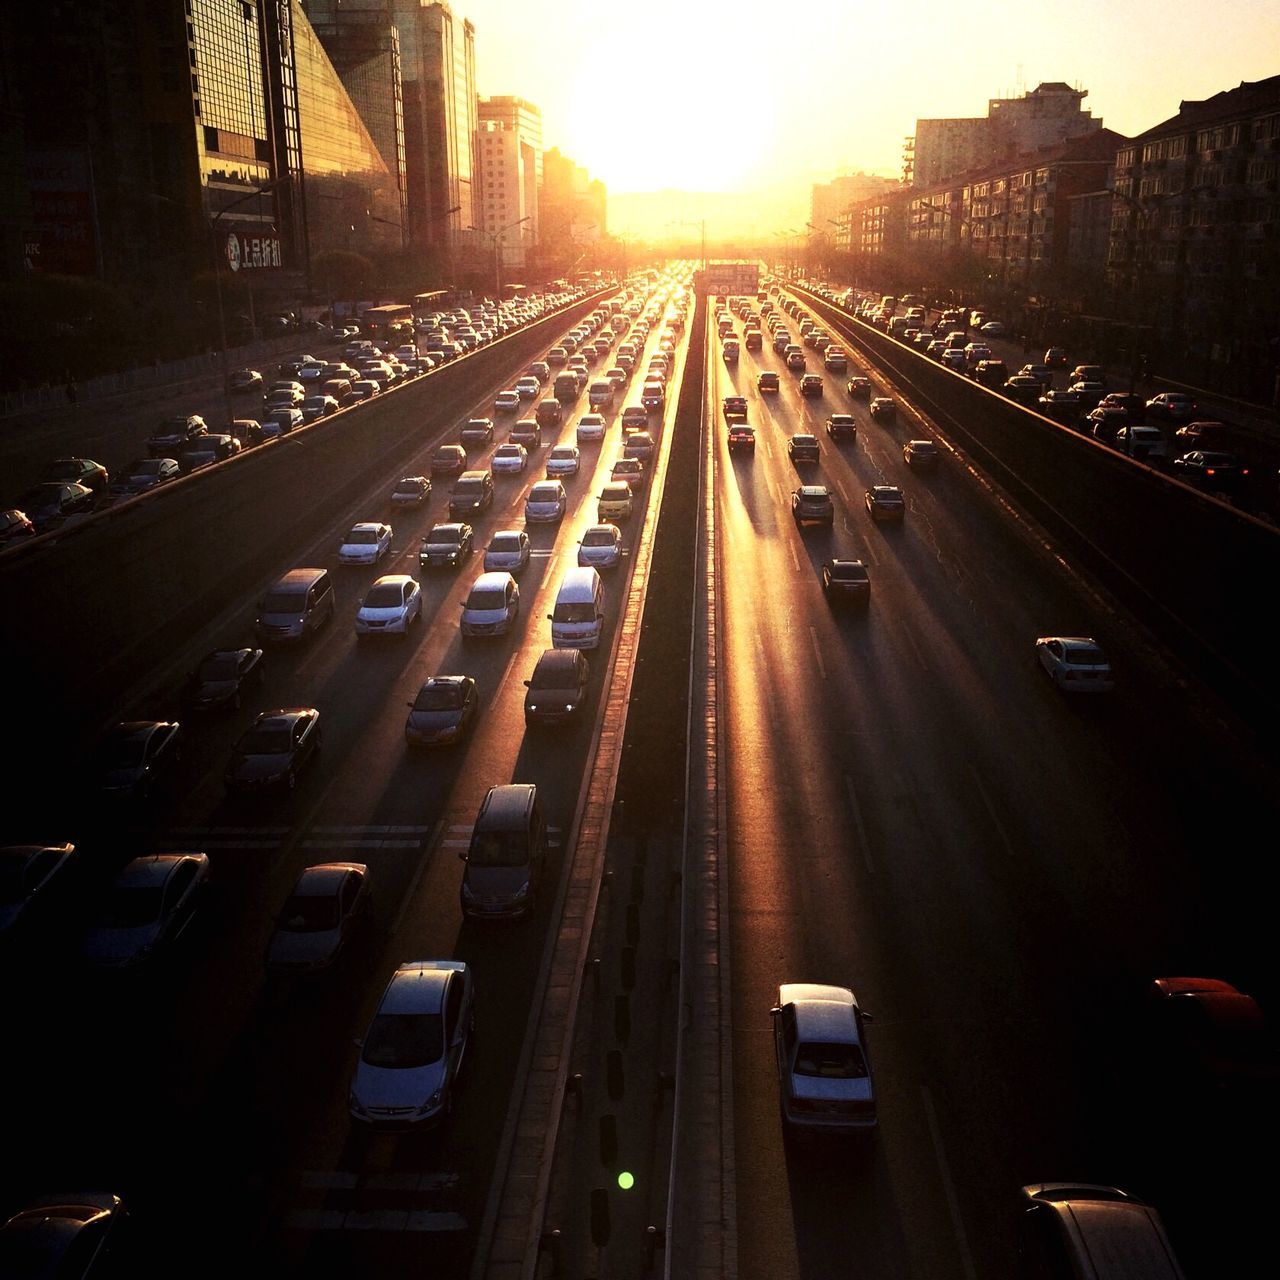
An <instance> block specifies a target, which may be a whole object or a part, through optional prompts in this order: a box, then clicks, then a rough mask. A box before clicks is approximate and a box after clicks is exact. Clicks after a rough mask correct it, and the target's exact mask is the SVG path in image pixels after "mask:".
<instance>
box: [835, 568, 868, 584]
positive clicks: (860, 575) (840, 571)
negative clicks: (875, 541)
mask: <svg viewBox="0 0 1280 1280" xmlns="http://www.w3.org/2000/svg"><path fill="white" fill-rule="evenodd" d="M831 576H832V577H833V578H836V579H837V580H839V581H840V582H862V581H864V580H865V578H866V576H867V571H866V570H865V569H864V568H863V567H862V566H861V565H858V564H837V565H833V566H832V568H831Z"/></svg>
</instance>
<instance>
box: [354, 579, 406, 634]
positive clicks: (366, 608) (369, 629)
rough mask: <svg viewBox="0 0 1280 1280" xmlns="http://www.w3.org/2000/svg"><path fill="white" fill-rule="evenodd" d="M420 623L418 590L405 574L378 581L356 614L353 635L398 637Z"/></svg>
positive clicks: (368, 592) (367, 593) (370, 589)
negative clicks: (354, 633)
mask: <svg viewBox="0 0 1280 1280" xmlns="http://www.w3.org/2000/svg"><path fill="white" fill-rule="evenodd" d="M421 620H422V589H421V587H419V585H418V583H417V582H416V581H415V580H414V579H413V578H411V577H409V575H408V574H405V573H388V574H384V575H383V576H382V577H381V578H378V579H377V580H376V581H375V582H374V584H373V585H372V586H371V587H370V588H369V590H368V591H367V592H366V594H365V597H364V599H363V600H362V601H361V602H360V607H359V608H358V609H357V610H356V635H357V636H375V635H402V636H406V635H408V634H409V628H410V627H411V626H412V625H413V624H414V623H415V622H420V621H421Z"/></svg>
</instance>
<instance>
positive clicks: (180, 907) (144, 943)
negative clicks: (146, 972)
mask: <svg viewBox="0 0 1280 1280" xmlns="http://www.w3.org/2000/svg"><path fill="white" fill-rule="evenodd" d="M208 885H209V855H208V854H207V853H160V854H152V855H150V856H147V857H141V858H134V859H133V860H132V861H131V862H129V863H128V864H126V866H125V867H124V868H123V870H121V871H120V872H119V873H118V874H117V875H116V877H115V879H114V880H113V881H112V882H111V885H110V887H109V888H108V890H107V892H106V895H105V896H104V898H103V899H102V901H101V902H99V903H98V904H97V909H96V911H95V912H94V915H93V918H92V920H91V921H90V923H89V927H88V929H87V930H86V932H85V935H84V938H83V939H82V941H81V945H80V951H81V954H82V955H83V956H84V958H85V959H86V960H88V961H89V963H90V964H95V965H99V966H101V967H103V968H115V969H124V968H130V967H132V966H134V965H139V964H143V963H145V962H149V961H150V962H154V961H155V960H156V959H158V958H160V957H162V956H163V955H164V954H166V953H167V952H170V951H172V949H173V947H174V946H175V945H176V944H177V942H178V940H179V939H180V938H181V937H182V935H183V934H184V933H185V932H186V930H187V928H188V927H189V926H190V924H191V922H192V920H194V919H195V916H196V912H197V910H198V908H199V906H200V903H201V901H202V900H203V898H204V894H205V891H206V890H207V888H208Z"/></svg>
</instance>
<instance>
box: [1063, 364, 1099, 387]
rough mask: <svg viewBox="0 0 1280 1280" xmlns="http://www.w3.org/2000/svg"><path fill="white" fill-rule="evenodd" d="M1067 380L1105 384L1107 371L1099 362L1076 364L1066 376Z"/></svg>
mask: <svg viewBox="0 0 1280 1280" xmlns="http://www.w3.org/2000/svg"><path fill="white" fill-rule="evenodd" d="M1067 382H1068V383H1072V382H1100V383H1101V384H1102V385H1103V387H1104V388H1105V387H1106V385H1107V371H1106V370H1105V369H1104V368H1103V367H1102V366H1101V365H1100V364H1078V365H1076V367H1075V368H1074V369H1072V370H1071V372H1070V374H1069V375H1068V376H1067Z"/></svg>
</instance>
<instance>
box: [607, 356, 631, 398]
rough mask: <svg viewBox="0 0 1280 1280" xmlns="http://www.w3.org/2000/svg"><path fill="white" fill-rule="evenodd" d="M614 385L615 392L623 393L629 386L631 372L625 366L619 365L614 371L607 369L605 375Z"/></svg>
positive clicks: (614, 367)
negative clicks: (623, 389)
mask: <svg viewBox="0 0 1280 1280" xmlns="http://www.w3.org/2000/svg"><path fill="white" fill-rule="evenodd" d="M604 376H605V377H606V378H607V379H608V380H609V382H610V383H611V384H612V386H613V389H614V391H615V392H616V391H621V390H622V388H623V387H625V386H626V385H627V380H628V379H629V378H630V376H631V371H630V369H628V368H627V367H625V366H624V365H623V364H621V363H619V364H616V365H614V366H613V368H612V369H607V370H606V371H605V375H604Z"/></svg>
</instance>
